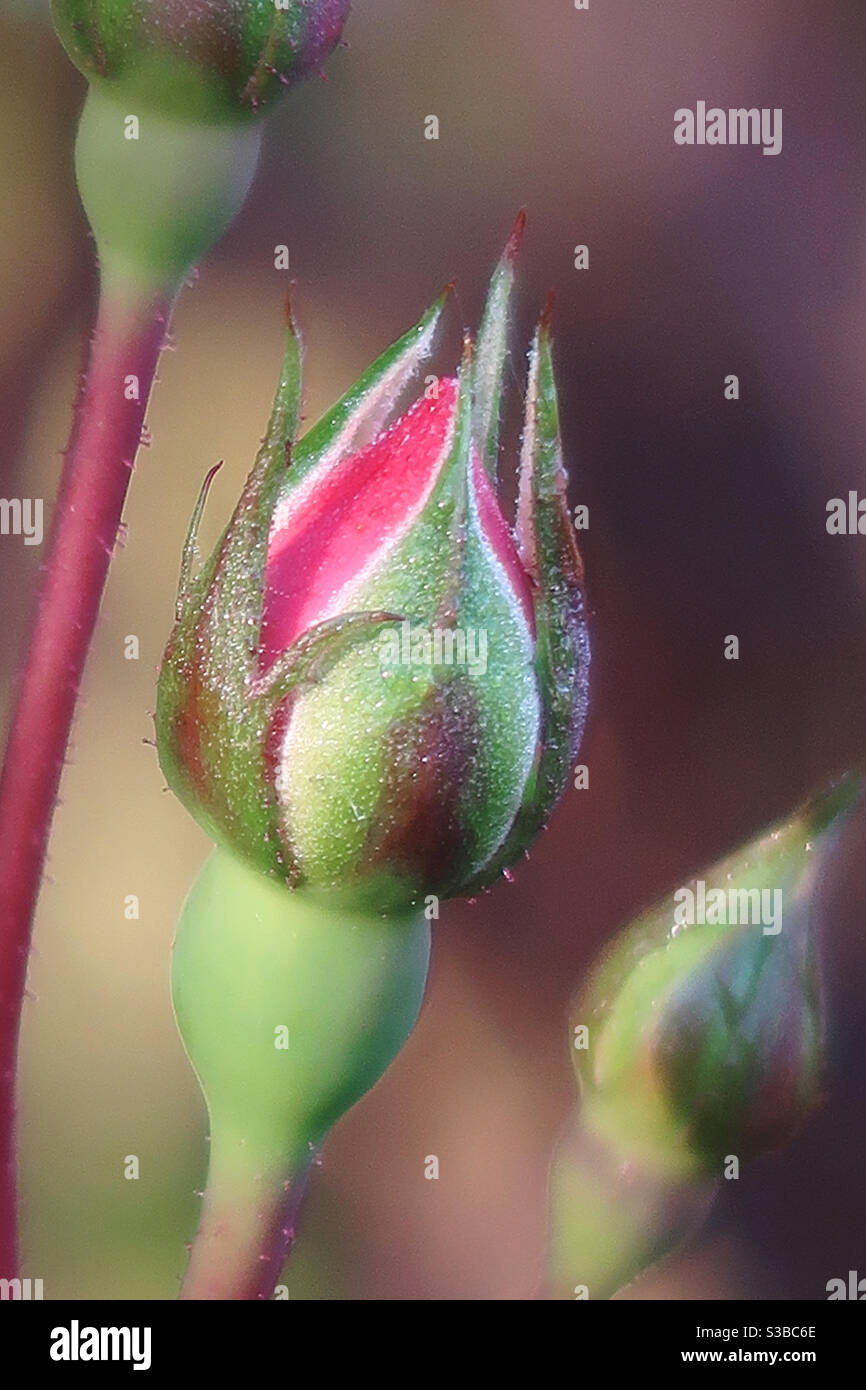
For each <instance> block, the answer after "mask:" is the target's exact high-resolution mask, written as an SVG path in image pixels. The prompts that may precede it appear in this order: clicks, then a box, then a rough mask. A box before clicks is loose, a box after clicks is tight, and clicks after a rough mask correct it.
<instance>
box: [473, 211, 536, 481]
mask: <svg viewBox="0 0 866 1390" xmlns="http://www.w3.org/2000/svg"><path fill="white" fill-rule="evenodd" d="M525 225H526V214H525V213H524V212H521V213H519V214H518V217H517V221H516V222H515V224H514V228H513V230H512V233H511V236H510V237H509V239H508V243H507V245H506V247H505V250H504V251H503V253H502V256H501V258H500V261H499V264H498V265H497V267H496V270H495V271H494V273H493V278H492V280H491V282H490V289H489V292H488V295H487V303H486V305H485V308H484V315H483V318H482V320H481V328H480V329H479V332H478V345H477V349H476V352H475V368H474V381H473V393H474V404H473V420H472V427H473V433H474V436H475V439H476V442H477V444H478V448H479V450H480V453H481V458H482V461H483V463H484V467H485V468H486V470H487V474H488V477H489V478H490V480H491V482H493V483H494V484H495V483H496V479H497V473H498V465H499V425H500V413H501V407H502V392H503V379H504V374H505V364H506V361H507V357H508V324H509V313H510V309H511V298H512V294H513V291H514V279H515V270H514V264H515V260H516V258H517V252H518V250H519V249H520V243H521V240H522V238H523V229H524V227H525Z"/></svg>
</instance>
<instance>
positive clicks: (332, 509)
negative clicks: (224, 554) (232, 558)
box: [261, 378, 504, 667]
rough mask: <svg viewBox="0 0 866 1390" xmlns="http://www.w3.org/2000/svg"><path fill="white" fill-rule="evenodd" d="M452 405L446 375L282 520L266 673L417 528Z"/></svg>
mask: <svg viewBox="0 0 866 1390" xmlns="http://www.w3.org/2000/svg"><path fill="white" fill-rule="evenodd" d="M456 401H457V382H456V381H455V380H453V379H451V378H444V379H441V380H440V382H439V396H438V399H436V400H427V398H426V397H422V398H421V399H420V400H418V401H416V402H415V404H414V405H413V406H412V407H411V409H410V410H408V411H407V412H406V414H405V415H403V416H401V418H400V419H399V420H397V421H395V423H394V424H393V425H391V426H390V427H389V428H388V429H387V430H385V432H384V433H383V434H381V435H380V436H379V437H378V439H375V440H373V442H372V444H368V445H367V447H366V448H364V449H361V450H360V451H359V452H358V453H356V454H351V455H349V456H348V457H346V458H344V459H342V460H341V461H340V462H339V463H338V464H337V465H336V466H335V467H333V468H331V469H330V470H328V471H327V472H326V473H325V474H324V476H322V477H321V478H317V479H316V480H315V486H313V487H312V488H311V489H309V490H307V489H303V490H302V493H301V496H300V499H299V501H298V503H297V505H296V506H295V507H294V508H293V507H292V506H291V504H290V505H289V507H288V508H287V509H286V510H285V511H283V512H282V513H281V514H280V524H279V530H277V531H276V532H274V533H273V534H272V535H271V539H270V545H269V550H268V563H267V569H266V572H265V602H264V616H263V620H262V644H261V660H262V665H263V667H267V666H269V665H270V664H271V662H273V661H274V660H275V659H276V658H277V656H279V654H280V653H281V652H283V651H285V650H286V649H287V648H288V647H289V646H291V644H292V642H294V641H295V640H296V639H297V638H298V637H300V636H301V634H302V633H304V632H306V631H307V629H308V628H310V627H312V626H313V625H314V624H315V623H318V622H322V621H324V620H325V619H326V618H330V617H335V616H336V615H337V614H338V613H340V612H341V611H346V607H347V605H346V601H344V600H343V597H342V596H343V591H344V590H345V589H346V588H347V587H348V586H350V585H353V584H354V583H355V582H356V581H357V580H358V579H359V578H360V577H361V575H362V574H363V572H364V570H365V569H367V568H368V567H369V566H371V565H372V564H373V563H374V562H376V561H378V560H380V559H381V557H382V554H383V552H384V551H385V550H386V549H387V548H388V547H390V546H391V545H392V544H393V543H394V542H395V541H396V540H397V539H398V538H399V537H400V536H401V535H402V534H403V533H404V532H405V530H406V529H407V528H408V527H409V526H410V525H411V524H412V521H413V520H414V518H415V517H416V516H417V514H418V513H419V511H420V510H421V508H422V507H423V506H424V503H425V502H426V500H427V498H428V497H429V495H430V492H431V490H432V488H433V485H434V483H435V481H436V478H437V476H438V472H439V467H440V465H441V463H442V461H443V458H444V455H445V450H446V445H447V442H448V437H449V434H450V431H451V425H452V421H453V417H454V408H455V405H456ZM494 506H495V499H494ZM503 524H504V523H503ZM349 606H351V604H349Z"/></svg>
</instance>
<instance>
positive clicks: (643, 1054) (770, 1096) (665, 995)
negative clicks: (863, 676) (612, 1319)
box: [572, 779, 854, 1177]
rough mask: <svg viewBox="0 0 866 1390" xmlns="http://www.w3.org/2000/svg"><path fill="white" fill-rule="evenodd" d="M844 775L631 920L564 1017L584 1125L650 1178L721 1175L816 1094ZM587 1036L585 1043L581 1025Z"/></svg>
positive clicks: (766, 1143) (772, 1143)
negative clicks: (831, 853)
mask: <svg viewBox="0 0 866 1390" xmlns="http://www.w3.org/2000/svg"><path fill="white" fill-rule="evenodd" d="M853 791H854V784H853V783H852V782H851V781H849V780H847V779H846V780H845V781H843V782H842V783H840V784H838V786H837V787H836V788H834V789H833V791H832V792H830V793H829V794H828V795H827V796H826V797H823V798H821V799H819V800H818V801H816V802H814V803H813V804H811V805H809V806H807V807H806V808H805V809H804V810H802V811H801V812H800V813H798V814H797V815H796V816H794V818H793V819H792V820H790V821H788V822H786V823H785V824H780V825H778V826H777V827H776V828H774V829H773V830H771V831H769V832H768V833H765V834H764V835H762V836H760V837H759V838H758V839H756V840H754V841H752V843H750V844H749V845H747V846H746V847H745V848H743V849H741V850H739V851H738V852H737V853H735V854H732V855H731V856H730V858H728V859H725V860H722V861H721V862H720V863H718V864H716V865H715V866H714V867H713V868H712V869H709V870H708V871H707V872H706V873H705V874H704V875H702V876H701V877H700V878H698V879H695V880H693V881H692V882H691V883H690V884H688V885H685V886H683V887H682V888H679V889H678V890H677V891H676V892H675V893H674V894H673V895H672V896H671V897H670V898H667V899H665V900H664V901H663V902H661V903H659V904H658V905H657V906H656V907H655V908H653V909H652V910H651V911H649V912H647V913H645V914H644V915H643V916H641V917H640V918H639V919H638V920H637V921H636V922H635V923H634V924H633V925H632V926H631V927H630V928H629V929H628V930H627V931H626V932H625V933H624V934H623V935H621V936H620V937H619V938H618V939H617V940H616V942H615V943H614V945H613V947H612V948H611V950H610V951H609V952H608V954H607V956H606V957H605V958H604V959H603V961H602V963H601V965H600V967H599V968H598V969H597V970H596V971H595V972H594V974H593V976H592V978H591V980H590V982H589V984H588V986H587V989H586V991H585V992H584V994H583V996H582V998H581V999H580V1000H579V1002H578V1004H577V1006H576V1008H575V1010H574V1012H573V1018H572V1029H573V1037H574V1039H575V1048H574V1051H573V1057H574V1060H575V1064H576V1066H577V1070H578V1075H579V1077H580V1080H581V1089H582V1094H583V1099H582V1106H581V1114H582V1119H583V1123H584V1124H585V1125H586V1126H587V1127H588V1128H589V1129H591V1130H592V1131H593V1132H594V1133H595V1134H597V1135H599V1136H601V1137H603V1138H604V1140H605V1142H606V1143H607V1144H609V1145H610V1147H611V1148H612V1149H613V1150H614V1151H615V1152H616V1153H619V1154H621V1155H623V1156H624V1157H627V1159H628V1161H629V1163H632V1164H636V1165H638V1166H639V1167H641V1169H642V1170H644V1171H650V1172H655V1173H659V1174H666V1175H669V1176H671V1175H673V1176H714V1177H722V1176H724V1171H723V1170H724V1165H725V1163H726V1161H727V1160H728V1159H729V1158H736V1159H737V1160H739V1161H742V1160H746V1159H749V1158H751V1157H754V1156H755V1155H757V1154H761V1153H764V1152H766V1151H767V1150H770V1149H773V1148H775V1147H777V1146H779V1145H781V1144H783V1143H784V1142H785V1141H786V1140H788V1139H789V1138H790V1137H791V1136H792V1134H793V1133H794V1132H795V1131H796V1130H797V1129H798V1128H799V1127H800V1126H801V1124H802V1123H803V1121H804V1120H805V1119H806V1117H807V1116H808V1114H809V1113H810V1111H811V1109H812V1108H813V1106H814V1105H815V1103H816V1100H817V1098H818V1096H819V1093H820V1085H821V1064H822V1046H823V1016H822V1002H821V990H820V981H819V969H818V952H817V946H816V940H815V931H814V919H815V917H816V913H817V908H816V901H815V888H816V880H817V877H818V875H819V873H820V871H821V869H822V867H823V864H824V861H825V858H826V854H827V850H828V846H829V844H830V841H831V839H832V830H833V828H834V826H833V822H834V821H835V820H836V818H837V817H838V816H839V815H840V814H841V812H842V811H843V810H844V809H846V808H847V806H848V804H849V802H850V800H851V799H852V794H853ZM583 1029H585V1030H586V1031H585V1032H581V1030H583Z"/></svg>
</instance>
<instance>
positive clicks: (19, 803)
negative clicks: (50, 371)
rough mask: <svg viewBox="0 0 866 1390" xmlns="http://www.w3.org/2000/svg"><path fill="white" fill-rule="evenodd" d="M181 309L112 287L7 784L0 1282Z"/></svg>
mask: <svg viewBox="0 0 866 1390" xmlns="http://www.w3.org/2000/svg"><path fill="white" fill-rule="evenodd" d="M171 302H172V297H171V296H170V295H167V294H157V295H154V294H151V295H148V294H146V293H137V294H131V293H130V292H129V291H124V289H123V288H122V287H120V286H118V285H113V284H112V283H111V282H110V280H109V281H107V282H105V283H104V284H103V293H102V298H101V305H100V312H99V317H98V320H97V326H96V331H95V333H94V337H93V343H92V347H91V354H90V362H89V367H88V371H87V377H86V380H85V383H84V387H83V390H82V394H81V398H80V400H79V403H78V407H77V411H76V419H75V423H74V426H73V431H72V438H71V440H70V445H69V448H68V450H67V454H66V460H65V465H64V469H63V476H62V480H61V486H60V493H59V496H58V499H57V505H56V508H55V512H54V522H53V528H52V534H51V538H50V541H49V546H48V554H47V558H46V560H45V563H44V566H43V569H42V575H41V580H40V585H39V592H38V597H37V604H36V617H35V621H34V624H33V628H32V631H31V635H30V643H29V647H28V650H27V656H26V659H25V662H24V665H23V668H22V670H21V674H20V678H19V682H18V689H17V698H16V701H15V706H14V710H13V713H12V718H11V724H10V731H9V738H8V743H7V748H6V758H5V763H4V766H3V774H2V780H0V1277H7V1278H8V1277H12V1276H13V1274H14V1271H15V1267H16V1247H17V1234H16V1213H15V1191H16V1174H15V1147H14V1130H15V1067H16V1056H17V1049H18V1032H19V1024H20V1018H21V1002H22V998H23V994H24V984H25V977H26V973H27V959H28V953H29V948H30V934H31V925H32V920H33V913H34V909H35V906H36V899H37V896H38V892H39V884H40V879H41V875H42V868H43V863H44V860H45V851H46V845H47V841H48V835H49V831H50V827H51V820H52V815H53V811H54V804H55V800H56V797H57V790H58V785H59V782H60V776H61V773H62V770H63V762H64V757H65V753H66V746H67V743H68V740H69V732H70V727H71V724H72V717H73V713H74V710H75V702H76V698H77V695H78V689H79V685H80V683H81V677H82V672H83V670H84V663H85V660H86V657H87V651H88V648H89V646H90V641H91V638H92V636H93V630H94V627H95V625H96V618H97V614H98V611H99V605H100V600H101V598H102V591H103V589H104V587H105V581H106V576H107V574H108V567H109V563H110V560H111V556H112V553H113V550H114V545H115V542H116V539H117V533H118V528H119V526H120V520H121V513H122V511H123V505H124V500H125V498H126V492H127V488H128V486H129V480H130V476H131V473H132V468H133V464H134V461H135V455H136V452H137V450H138V446H139V443H140V440H141V430H142V423H143V420H144V414H145V410H146V408H147V401H148V396H149V394H150V388H151V385H152V382H153V378H154V373H155V370H156V364H157V360H158V357H159V352H160V348H161V346H162V343H163V339H164V336H165V331H166V326H167V321H168V317H169V314H170V311H171ZM132 378H135V381H133V380H132Z"/></svg>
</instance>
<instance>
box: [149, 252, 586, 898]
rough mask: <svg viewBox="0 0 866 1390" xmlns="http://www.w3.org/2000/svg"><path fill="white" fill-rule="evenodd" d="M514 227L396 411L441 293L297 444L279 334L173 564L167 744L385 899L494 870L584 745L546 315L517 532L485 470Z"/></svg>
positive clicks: (214, 823)
mask: <svg viewBox="0 0 866 1390" xmlns="http://www.w3.org/2000/svg"><path fill="white" fill-rule="evenodd" d="M517 230H518V231H519V228H518V229H517ZM517 241H518V235H517V234H515V235H514V236H513V237H512V240H511V241H510V242H509V245H508V248H507V249H506V252H505V255H504V257H503V259H502V261H501V262H500V265H499V267H498V269H497V272H496V274H495V276H494V279H493V283H492V287H491V292H490V298H489V301H488V307H487V311H486V313H485V317H484V322H483V325H482V329H481V333H480V336H479V340H478V344H477V347H476V349H475V350H474V351H473V350H472V348H471V347H470V346H467V350H466V353H465V356H464V361H463V364H462V367H461V369H460V372H459V374H458V375H457V376H456V377H454V378H451V377H448V378H443V379H438V378H435V377H428V378H427V387H426V390H425V392H424V394H423V395H422V397H421V398H420V399H419V400H418V401H416V403H415V404H414V405H413V406H412V407H411V408H410V409H409V410H408V411H407V412H406V413H405V414H404V415H402V416H401V417H400V418H399V419H398V420H396V422H394V423H392V424H391V425H389V426H388V427H387V428H383V422H384V419H385V417H386V416H387V414H388V412H389V410H390V409H391V408H392V406H393V403H394V401H395V399H396V396H397V394H398V392H399V391H400V390H401V388H402V387H403V386H404V385H405V384H406V383H407V381H408V380H409V378H410V376H411V375H412V373H413V372H414V371H416V370H417V369H418V367H419V365H420V364H421V362H422V361H423V359H424V358H425V356H426V355H427V353H428V352H429V349H430V346H431V340H432V337H433V333H434V330H435V327H436V323H437V320H438V318H439V315H440V312H441V308H442V301H441V300H440V301H439V303H437V304H436V305H434V306H433V308H432V309H431V310H430V311H429V312H428V313H427V314H426V315H425V316H424V318H422V319H421V321H420V322H419V323H418V324H417V325H416V327H415V328H414V329H412V330H411V331H410V332H409V333H408V334H407V335H406V336H405V337H404V338H402V339H401V340H400V341H399V342H397V343H396V344H395V345H394V346H393V347H392V348H391V349H390V350H389V351H388V352H386V353H385V354H384V355H383V356H382V357H381V358H380V359H379V361H377V362H376V364H375V365H374V366H373V367H372V368H371V369H370V370H369V371H368V372H367V373H366V374H365V375H364V376H363V377H362V378H361V380H360V381H359V382H358V384H357V385H356V386H355V387H354V388H353V389H352V390H351V391H350V392H349V393H348V395H347V396H346V397H345V398H344V399H343V400H342V401H341V402H340V403H339V405H337V406H336V407H335V408H334V410H332V411H331V412H330V414H329V415H327V416H326V417H325V418H324V419H323V420H322V421H321V422H320V423H319V424H318V425H316V426H315V427H314V428H313V429H311V430H310V431H309V432H308V433H307V434H306V435H305V437H304V438H303V439H302V440H301V441H300V443H297V444H294V445H293V444H292V439H293V432H294V425H295V419H296V409H297V407H296V399H297V390H298V387H297V366H296V364H297V348H296V344H295V340H294V338H293V337H291V338H290V345H289V352H288V356H287V364H286V367H285V369H284V374H283V381H282V384H281V388H280V392H279V394H278V398H277V404H276V407H275V410H274V414H273V417H272V420H271V424H270V427H269V430H268V434H267V436H266V439H265V441H264V444H263V447H262V451H261V453H260V455H259V459H258V462H257V464H256V467H255V468H254V470H253V472H252V474H251V476H250V478H249V481H248V483H247V486H246V488H245V489H244V492H243V495H242V497H241V500H240V503H239V504H238V507H237V509H236V511H235V514H234V517H233V519H232V521H231V523H230V525H229V527H228V529H227V531H226V533H225V535H224V537H223V539H222V541H221V542H220V544H219V545H218V546H217V548H216V550H215V552H214V554H213V555H212V557H211V559H210V560H209V562H208V563H207V565H206V566H205V568H204V570H203V572H202V574H201V575H200V576H199V577H198V578H197V580H196V581H195V582H193V583H191V584H190V583H189V582H188V580H182V584H181V588H182V593H181V601H180V605H179V620H178V623H177V626H176V628H175V630H174V633H173V635H172V637H171V640H170V642H169V646H168V650H167V652H166V656H165V661H164V665H163V670H162V674H161V680H160V688H159V701H158V709H157V733H158V742H159V750H160V758H161V762H162V767H163V769H164V771H165V774H166V777H167V778H168V780H169V783H170V784H171V786H172V788H173V789H174V791H175V792H176V793H177V795H178V796H179V797H180V799H181V800H182V801H183V802H184V804H185V805H186V806H187V807H188V809H189V810H190V811H191V812H192V814H193V815H194V816H195V817H196V818H197V819H198V820H199V821H200V822H201V823H202V825H203V826H204V827H205V828H206V829H207V830H208V831H209V833H210V834H211V835H212V836H213V838H215V839H216V840H218V841H220V842H222V843H224V844H226V845H228V846H229V847H230V848H232V849H233V850H235V852H237V853H239V854H240V855H242V856H243V857H244V858H246V859H247V860H248V861H250V862H252V863H253V864H256V865H258V866H259V867H260V868H262V869H264V870H265V871H267V872H269V873H270V874H272V875H276V876H279V878H280V879H282V880H285V881H286V882H287V883H289V884H290V885H292V886H294V885H296V884H304V885H307V886H308V887H319V888H323V889H331V890H345V891H347V892H348V893H349V894H350V895H351V896H352V898H353V900H359V901H360V900H367V901H370V902H374V903H376V904H377V905H379V906H380V907H381V910H386V909H393V908H395V907H400V906H405V905H406V904H409V903H412V902H416V901H418V900H419V899H420V898H421V897H422V896H425V895H430V894H435V895H437V896H451V895H455V894H459V893H464V892H467V891H471V890H474V889H476V888H478V887H480V886H483V885H484V884H486V883H489V882H491V881H492V880H493V879H494V878H495V877H497V876H498V875H499V874H500V873H502V871H503V870H504V869H505V868H506V867H507V866H508V865H509V864H511V863H512V862H513V861H514V860H516V859H517V858H518V857H519V856H520V855H521V854H522V853H523V851H524V850H525V849H526V847H527V845H528V844H529V842H530V840H531V839H532V837H533V836H534V834H535V833H536V831H537V830H538V829H539V828H540V827H541V826H542V825H543V824H544V822H545V820H546V818H547V817H548V815H549V813H550V811H551V809H552V807H553V805H554V803H555V802H556V800H557V798H558V797H559V795H560V793H561V791H562V789H563V787H564V785H565V781H566V779H567V776H568V772H569V769H570V767H571V765H572V763H573V761H574V758H575V756H576V753H577V748H578V744H579V741H580V737H581V732H582V727H583V720H584V714H585V708H586V699H587V665H588V642H587V634H586V627H585V621H584V604H583V592H582V570H581V564H580V560H579V557H578V554H577V550H576V546H575V542H574V534H573V528H572V527H571V525H570V522H569V516H568V511H567V506H566V498H565V481H566V479H565V472H564V469H563V465H562V457H561V449H560V442H559V425H558V418H557V406H556V392H555V387H554V381H553V369H552V360H551V350H550V339H549V326H548V322H547V318H546V317H545V319H544V320H543V321H542V324H541V326H540V327H539V330H538V333H537V335H536V338H535V341H534V344H533V347H532V352H531V356H530V373H529V383H528V393H527V403H526V425H525V432H524V441H523V458H522V464H521V479H520V500H519V505H518V518H517V526H516V532H515V536H514V538H513V537H512V534H511V532H510V530H509V528H508V526H507V524H506V522H505V519H504V517H503V514H502V511H501V510H500V506H499V503H498V501H497V496H496V491H495V472H496V460H497V453H498V433H499V402H500V394H501V389H502V377H503V367H504V362H505V358H506V327H507V314H508V304H509V298H510V291H511V288H512V284H513V259H514V254H515V251H516V246H517ZM365 440H370V441H371V442H364V441H365ZM289 455H290V459H289V462H288V464H287V458H288V457H289Z"/></svg>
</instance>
